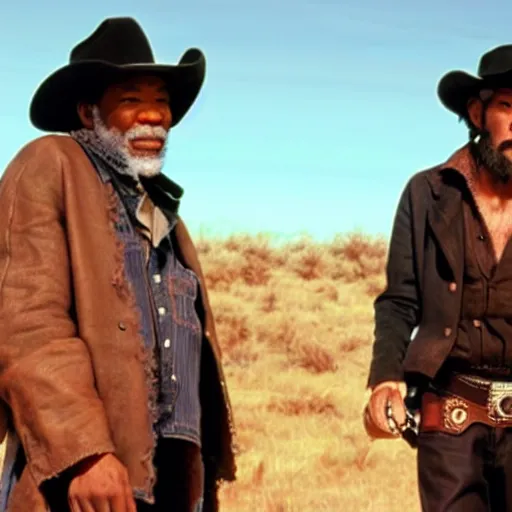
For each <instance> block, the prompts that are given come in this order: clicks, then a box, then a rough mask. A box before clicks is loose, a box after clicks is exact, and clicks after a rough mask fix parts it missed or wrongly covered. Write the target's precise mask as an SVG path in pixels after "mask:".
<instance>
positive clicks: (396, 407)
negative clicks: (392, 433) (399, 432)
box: [388, 390, 406, 427]
mask: <svg viewBox="0 0 512 512" xmlns="http://www.w3.org/2000/svg"><path fill="white" fill-rule="evenodd" d="M388 400H389V404H390V407H391V414H392V416H393V418H394V419H395V421H396V422H397V423H398V426H399V427H400V426H402V425H403V424H404V423H405V420H406V416H405V405H404V400H403V398H402V395H401V393H400V391H398V390H391V391H390V394H389V398H388Z"/></svg>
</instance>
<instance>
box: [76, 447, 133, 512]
mask: <svg viewBox="0 0 512 512" xmlns="http://www.w3.org/2000/svg"><path fill="white" fill-rule="evenodd" d="M74 475H75V476H74V477H73V479H72V480H71V484H70V486H69V492H68V501H69V506H70V508H71V512H136V510H137V508H136V506H135V500H134V498H133V494H132V489H131V485H130V481H129V478H128V471H127V469H126V468H125V467H124V465H123V464H122V463H121V462H120V461H119V459H117V457H115V456H114V455H113V454H111V453H107V454H103V455H97V456H94V457H89V458H87V459H85V460H84V461H82V462H80V463H79V464H78V466H77V467H76V469H75V472H74Z"/></svg>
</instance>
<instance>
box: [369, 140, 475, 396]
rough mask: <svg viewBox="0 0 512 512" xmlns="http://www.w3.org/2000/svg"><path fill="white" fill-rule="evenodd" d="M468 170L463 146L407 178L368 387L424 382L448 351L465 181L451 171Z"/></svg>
mask: <svg viewBox="0 0 512 512" xmlns="http://www.w3.org/2000/svg"><path fill="white" fill-rule="evenodd" d="M471 165H474V162H473V159H472V156H471V154H470V150H469V147H468V146H465V147H463V148H461V149H460V150H458V151H457V152H456V153H455V154H454V155H453V156H452V157H451V158H450V159H449V160H448V161H447V162H446V163H444V164H442V165H439V166H436V167H434V168H432V169H428V170H425V171H421V172H419V173H417V174H415V175H414V176H413V177H412V178H411V179H410V180H409V182H408V183H407V185H406V187H405V189H404V191H403V192H402V195H401V197H400V201H399V204H398V208H397V212H396V216H395V220H394V225H393V231H392V235H391V240H390V246H389V255H388V263H387V269H386V277H387V286H386V289H385V290H384V292H383V293H382V294H380V295H379V296H378V297H377V299H376V301H375V340H374V345H373V356H372V361H371V366H370V372H369V377H368V385H369V386H375V385H376V384H378V383H380V382H383V381H386V380H404V379H405V380H409V379H410V378H412V377H415V376H421V377H427V378H432V377H434V376H435V375H436V373H437V372H438V370H439V369H440V367H441V365H442V364H443V362H444V361H445V359H446V358H447V356H448V355H449V353H450V351H451V349H452V347H453V344H454V342H455V335H456V332H457V324H458V322H459V319H460V311H461V298H462V295H461V294H462V280H463V271H464V257H463V256H464V255H463V251H464V218H463V209H462V204H463V203H462V194H461V190H462V188H461V184H462V182H463V180H464V179H465V178H464V177H463V175H462V173H460V172H456V170H457V169H460V168H463V167H466V168H467V166H471ZM461 180H462V181H461ZM415 327H417V332H416V334H415V336H414V338H413V340H412V341H411V334H412V333H413V330H414V328H415Z"/></svg>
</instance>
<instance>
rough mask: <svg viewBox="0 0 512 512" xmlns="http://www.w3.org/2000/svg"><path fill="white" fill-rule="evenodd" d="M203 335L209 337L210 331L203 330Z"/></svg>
mask: <svg viewBox="0 0 512 512" xmlns="http://www.w3.org/2000/svg"><path fill="white" fill-rule="evenodd" d="M204 335H205V336H206V337H207V338H209V337H210V331H208V330H206V331H204Z"/></svg>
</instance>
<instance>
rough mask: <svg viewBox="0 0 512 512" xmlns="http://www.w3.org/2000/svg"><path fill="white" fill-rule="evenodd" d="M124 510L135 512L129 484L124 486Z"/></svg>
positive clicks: (135, 507) (135, 508)
mask: <svg viewBox="0 0 512 512" xmlns="http://www.w3.org/2000/svg"><path fill="white" fill-rule="evenodd" d="M126 510H127V511H128V512H137V505H136V504H135V498H134V497H133V492H132V488H131V485H129V484H128V485H127V486H126Z"/></svg>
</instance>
